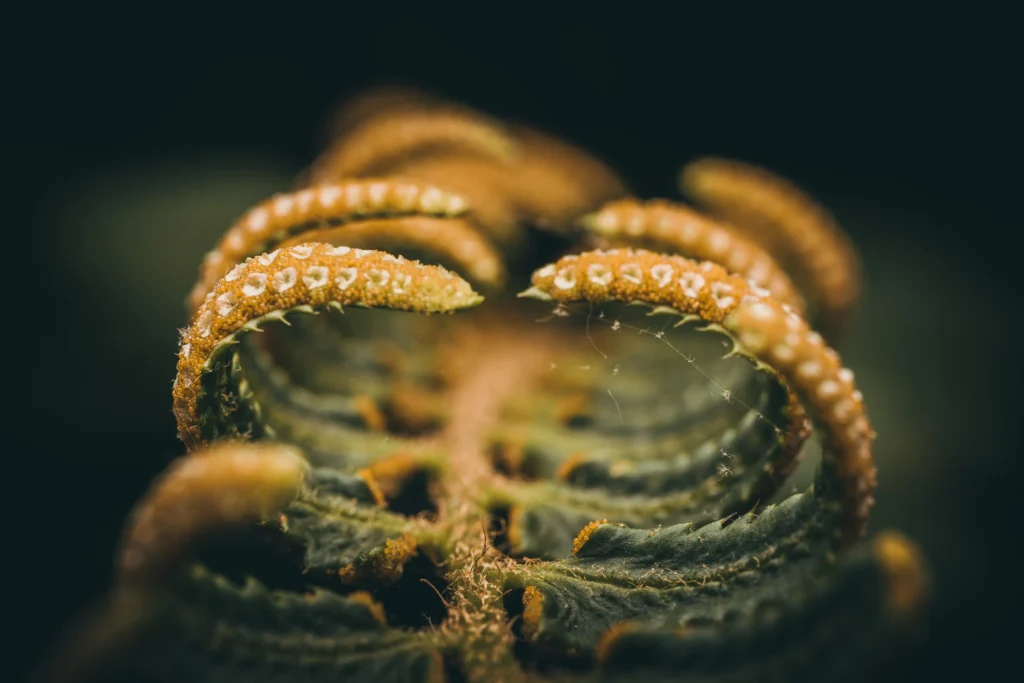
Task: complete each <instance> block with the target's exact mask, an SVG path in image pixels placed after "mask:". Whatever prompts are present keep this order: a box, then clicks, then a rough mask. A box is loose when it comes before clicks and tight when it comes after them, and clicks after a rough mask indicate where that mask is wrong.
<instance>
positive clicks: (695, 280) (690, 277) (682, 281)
mask: <svg viewBox="0 0 1024 683" xmlns="http://www.w3.org/2000/svg"><path fill="white" fill-rule="evenodd" d="M679 287H680V288H681V289H682V290H683V294H684V295H686V296H688V297H690V298H691V299H696V298H697V297H699V296H700V293H701V290H702V289H704V276H703V275H701V274H700V273H683V276H682V277H680V278H679Z"/></svg>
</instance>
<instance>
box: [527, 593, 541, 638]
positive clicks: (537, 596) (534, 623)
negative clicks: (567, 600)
mask: <svg viewBox="0 0 1024 683" xmlns="http://www.w3.org/2000/svg"><path fill="white" fill-rule="evenodd" d="M543 614H544V594H543V593H541V592H540V591H539V590H537V587H536V586H527V587H526V588H525V589H524V590H523V636H524V637H525V638H526V639H528V640H529V639H532V638H533V637H534V636H535V635H536V634H537V628H538V627H539V626H540V618H541V616H543Z"/></svg>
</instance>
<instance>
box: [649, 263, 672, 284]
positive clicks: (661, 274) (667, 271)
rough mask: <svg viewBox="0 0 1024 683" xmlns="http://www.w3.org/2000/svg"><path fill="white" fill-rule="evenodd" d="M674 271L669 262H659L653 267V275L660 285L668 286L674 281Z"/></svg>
mask: <svg viewBox="0 0 1024 683" xmlns="http://www.w3.org/2000/svg"><path fill="white" fill-rule="evenodd" d="M673 273H674V271H673V269H672V266H670V265H668V264H667V263H659V264H658V265H656V266H652V267H651V277H652V278H654V281H655V282H656V283H658V286H659V287H667V286H668V283H670V282H672V275H673Z"/></svg>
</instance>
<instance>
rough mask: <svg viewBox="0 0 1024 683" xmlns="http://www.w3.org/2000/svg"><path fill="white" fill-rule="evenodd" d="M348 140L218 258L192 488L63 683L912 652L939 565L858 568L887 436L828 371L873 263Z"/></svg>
mask: <svg viewBox="0 0 1024 683" xmlns="http://www.w3.org/2000/svg"><path fill="white" fill-rule="evenodd" d="M336 133H337V138H336V139H335V140H334V141H333V142H332V143H331V147H330V149H329V150H328V151H327V152H326V153H325V155H324V156H323V157H321V159H320V160H319V161H318V162H317V163H316V164H314V167H313V169H312V170H311V172H310V173H309V174H307V179H306V181H305V182H316V183H321V184H317V185H312V186H308V187H303V188H302V189H299V190H298V191H295V192H291V193H287V194H281V195H277V196H275V197H272V198H271V199H269V200H267V201H266V202H263V203H261V204H259V205H257V206H256V207H254V208H253V209H251V210H250V211H249V212H248V213H246V214H244V215H243V216H242V218H241V219H239V221H238V222H237V223H236V224H235V225H234V226H232V227H231V228H230V229H229V230H228V232H227V233H226V234H225V236H224V238H223V239H222V240H221V241H220V243H219V244H218V245H217V247H216V248H215V249H214V250H213V251H212V252H210V254H209V255H208V256H207V259H206V261H205V263H204V265H203V268H202V271H201V275H200V279H199V282H198V283H197V285H196V288H195V290H194V291H193V294H192V296H191V298H190V303H191V307H192V314H191V320H190V322H189V324H188V326H187V327H186V328H185V329H184V331H183V332H182V337H181V346H180V351H179V356H178V374H177V377H176V379H175V382H174V387H173V398H174V413H175V416H176V418H177V422H178V430H179V435H180V436H181V438H182V440H183V441H184V442H185V445H186V446H187V448H188V449H189V450H190V453H189V454H188V455H186V456H184V457H183V458H182V459H181V460H180V461H178V462H176V463H174V464H172V465H171V467H170V468H169V469H168V472H167V473H166V474H165V475H164V477H163V478H162V479H161V480H160V481H159V482H158V483H157V484H156V485H155V486H154V488H153V489H152V491H151V492H150V493H149V494H147V495H146V496H145V497H144V498H143V499H142V500H141V501H140V503H139V504H138V506H137V508H136V511H135V513H134V514H133V517H132V519H131V521H130V522H129V525H128V527H127V531H126V532H125V541H124V545H123V548H122V551H121V554H120V559H119V563H120V565H119V566H120V570H119V582H118V587H117V589H116V590H115V593H114V595H113V596H112V598H111V600H110V604H109V606H108V609H107V610H105V611H104V612H102V613H101V614H99V615H97V616H95V617H94V618H92V619H91V620H90V621H89V622H88V623H89V626H88V628H87V631H88V633H87V634H85V635H83V636H82V637H81V638H80V639H79V642H78V644H77V645H78V646H77V647H76V648H73V655H69V657H70V658H69V659H68V660H67V661H68V662H72V663H73V666H72V665H71V664H69V665H68V667H66V671H64V673H65V679H64V680H110V678H111V677H117V676H120V677H122V678H123V679H124V680H131V681H153V682H159V681H178V680H191V681H233V680H239V681H243V680H244V681H275V682H276V681H281V682H283V681H290V680H300V679H301V680H323V681H334V680H375V681H443V680H465V681H472V682H476V681H526V680H573V681H608V680H622V681H627V680H652V681H660V680H664V681H669V680H690V679H699V680H705V681H747V680H750V681H754V680H787V681H792V680H814V679H819V680H835V679H836V678H838V677H840V676H841V675H848V676H852V677H856V676H857V675H859V674H858V673H857V672H859V671H861V670H863V667H864V665H865V663H871V662H872V661H875V660H877V657H878V654H879V653H881V652H883V651H884V650H885V648H886V647H892V646H893V644H894V643H899V642H901V639H902V638H904V636H905V635H906V634H907V633H911V632H912V631H913V626H914V624H915V622H916V620H917V619H918V615H919V612H920V610H921V607H922V605H923V603H924V601H925V599H926V595H927V581H926V575H925V569H924V563H923V561H922V559H921V557H920V556H919V553H918V552H917V550H916V549H915V548H914V546H913V544H912V543H911V542H910V541H908V540H907V539H905V538H904V537H902V536H900V535H898V534H895V533H893V532H885V533H882V534H879V535H878V536H876V537H874V538H869V539H864V538H863V536H864V534H865V529H866V526H867V522H868V514H869V512H870V510H871V506H872V504H873V501H874V495H875V485H876V482H875V467H874V460H873V455H872V448H873V441H874V438H875V432H874V429H873V428H872V426H871V422H870V420H869V418H868V414H867V408H866V405H865V399H864V397H863V396H862V394H861V392H860V391H859V390H858V389H857V386H856V384H855V381H854V374H853V372H852V370H850V369H849V368H847V367H846V366H845V365H844V363H843V362H842V360H841V359H840V356H839V354H838V352H837V351H835V350H834V349H833V348H832V346H831V345H830V344H832V342H833V340H834V338H835V336H834V335H835V333H836V332H837V331H838V330H840V329H841V328H842V327H843V326H844V325H845V324H847V318H848V313H849V311H850V310H851V308H852V306H853V304H854V301H855V299H856V295H857V291H858V288H859V284H858V279H857V267H856V256H855V255H854V253H853V251H852V248H851V247H850V245H849V240H848V238H847V237H846V236H845V235H843V234H842V233H841V232H840V231H839V228H838V227H837V226H836V225H835V224H834V223H833V222H832V221H831V219H829V218H828V217H827V215H826V214H825V213H824V212H823V210H820V209H819V208H818V207H817V205H816V204H814V203H813V202H812V201H811V200H810V199H808V198H807V197H806V196H805V195H803V194H802V193H801V192H799V191H798V190H796V189H795V188H793V187H791V186H790V185H788V184H787V183H784V182H782V181H779V180H777V179H775V178H774V177H773V176H770V175H767V174H765V173H762V172H760V171H757V170H753V169H751V168H749V167H746V166H742V165H738V164H733V163H731V162H730V163H724V162H718V161H702V162H698V163H697V164H695V165H691V166H689V167H687V170H686V171H685V172H684V175H683V181H684V185H685V187H686V189H687V192H688V193H689V194H690V195H691V196H692V197H693V198H694V199H695V201H696V202H697V203H698V205H700V206H701V207H704V208H707V209H709V210H710V211H711V213H712V214H713V216H714V217H711V216H706V215H704V214H702V213H700V212H698V211H697V210H695V209H691V208H688V207H685V206H683V205H678V204H672V203H669V202H665V201H649V202H644V201H641V200H637V199H632V198H624V197H625V195H626V193H627V190H626V187H625V185H624V184H623V183H622V181H621V180H619V178H618V177H617V176H616V174H615V173H614V172H612V171H611V170H610V169H608V168H607V167H606V166H605V165H604V164H603V163H602V162H600V161H598V160H597V159H595V158H593V157H591V156H590V155H588V154H586V153H585V152H583V151H582V150H579V149H577V148H575V147H573V146H571V145H568V144H566V143H563V142H561V141H558V140H555V139H553V138H551V137H549V136H547V135H545V134H541V133H538V132H535V131H531V130H527V129H524V128H520V127H516V126H510V125H505V124H502V123H499V122H496V121H494V120H492V119H491V118H490V117H487V116H484V115H482V114H479V113H477V112H474V111H472V110H469V109H467V108H464V107H456V106H452V105H449V104H447V103H444V102H441V101H439V100H435V99H433V98H430V97H427V96H423V95H421V94H419V93H415V92H411V91H378V92H377V93H374V94H371V95H370V96H368V97H366V98H364V99H362V100H360V101H357V102H356V104H354V105H353V106H351V107H349V108H348V109H347V110H346V111H345V112H343V114H342V116H341V117H340V119H339V121H338V125H337V129H336ZM371 173H372V174H374V176H375V177H373V178H361V177H360V176H362V175H363V174H371ZM609 202H610V203H609ZM536 228H541V229H543V230H546V231H553V232H555V233H557V234H558V235H560V237H561V238H564V239H563V241H562V245H561V247H559V249H561V251H559V253H550V250H551V249H552V247H551V246H550V244H551V243H552V239H551V238H550V237H547V238H545V239H541V240H535V239H534V238H535V237H536V235H537V233H535V232H534V231H533V229H536ZM572 240H576V241H577V243H576V244H575V246H570V247H568V248H566V245H567V244H569V243H570V241H572ZM416 259H421V260H422V262H421V261H420V260H416ZM526 262H529V263H530V266H529V267H527V266H526V265H525V264H526ZM434 263H436V264H437V265H428V264H434ZM538 263H540V264H544V263H547V265H542V266H541V267H540V268H536V265H537V264H538ZM531 273H532V274H531ZM463 278H465V279H463ZM527 281H528V282H527ZM471 283H472V284H471ZM473 286H478V287H479V288H480V289H481V291H484V292H485V293H486V294H487V300H486V301H484V298H483V297H482V296H481V295H480V294H477V293H476V292H475V291H474V289H473ZM523 287H525V291H522V292H521V293H520V294H518V295H516V294H515V293H514V292H515V291H516V290H518V289H522V288H523ZM364 309H370V310H364ZM808 309H809V313H808ZM403 312H406V313H408V312H412V313H419V314H421V315H405V314H403ZM456 312H458V313H459V315H457V316H433V315H429V314H433V313H456ZM805 314H806V315H805ZM809 321H810V322H809ZM819 324H820V325H821V326H822V327H823V329H826V330H827V331H828V332H829V335H830V336H829V337H828V341H826V339H825V338H824V337H822V335H821V334H819V333H818V332H817V331H815V328H816V327H817V326H818V325H819ZM808 444H814V445H820V447H821V452H822V454H821V460H820V463H819V465H818V468H817V474H816V476H815V479H814V481H813V484H811V485H810V486H809V487H808V488H807V489H806V490H803V491H797V490H796V488H795V487H794V488H793V489H792V491H791V492H788V491H787V490H786V484H787V481H788V478H789V475H790V474H791V473H792V472H793V471H794V468H795V466H796V464H797V463H798V462H799V460H800V459H801V458H802V457H804V455H805V452H806V451H808V448H807V446H808Z"/></svg>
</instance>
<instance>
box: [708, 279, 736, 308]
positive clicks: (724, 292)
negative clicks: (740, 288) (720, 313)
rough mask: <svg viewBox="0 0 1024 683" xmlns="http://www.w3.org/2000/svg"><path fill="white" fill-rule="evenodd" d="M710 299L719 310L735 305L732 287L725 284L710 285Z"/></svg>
mask: <svg viewBox="0 0 1024 683" xmlns="http://www.w3.org/2000/svg"><path fill="white" fill-rule="evenodd" d="M711 298H712V299H714V300H715V303H716V304H718V307H719V308H729V306H732V305H733V304H734V303H736V297H734V296H733V295H732V285H730V284H729V283H727V282H715V283H714V284H712V285H711Z"/></svg>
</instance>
